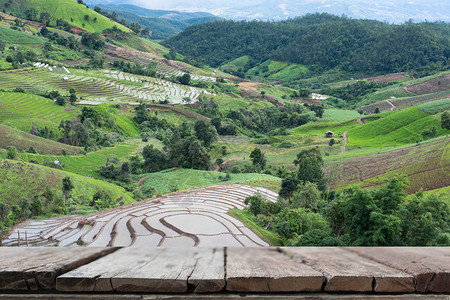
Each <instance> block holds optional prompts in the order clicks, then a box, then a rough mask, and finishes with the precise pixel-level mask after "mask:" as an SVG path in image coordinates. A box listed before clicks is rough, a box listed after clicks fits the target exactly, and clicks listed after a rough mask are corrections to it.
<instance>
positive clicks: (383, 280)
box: [282, 247, 414, 293]
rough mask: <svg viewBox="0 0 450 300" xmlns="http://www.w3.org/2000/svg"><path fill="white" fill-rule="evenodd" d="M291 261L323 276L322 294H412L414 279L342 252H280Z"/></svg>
mask: <svg viewBox="0 0 450 300" xmlns="http://www.w3.org/2000/svg"><path fill="white" fill-rule="evenodd" d="M282 251H283V252H285V253H286V254H287V255H289V256H290V257H292V258H293V260H294V261H298V262H303V263H305V264H307V265H309V266H311V267H313V268H314V269H315V270H318V271H320V272H323V273H324V275H325V276H326V278H327V282H326V285H325V291H333V292H336V291H338V292H372V291H373V292H384V293H405V292H414V277H413V276H412V275H410V274H408V273H406V272H404V271H400V270H398V269H394V268H392V267H389V266H386V265H384V264H381V263H378V262H376V261H373V260H370V259H367V258H364V257H362V256H360V255H358V254H356V253H353V252H351V251H348V250H346V249H343V248H318V247H311V248H282Z"/></svg>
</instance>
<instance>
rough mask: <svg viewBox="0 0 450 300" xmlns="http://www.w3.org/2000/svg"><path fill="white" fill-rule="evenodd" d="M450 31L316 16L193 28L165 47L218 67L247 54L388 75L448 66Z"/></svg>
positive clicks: (443, 25)
mask: <svg viewBox="0 0 450 300" xmlns="http://www.w3.org/2000/svg"><path fill="white" fill-rule="evenodd" d="M449 28H450V24H448V23H442V22H435V23H429V22H425V23H413V22H406V23H404V24H402V25H391V24H387V23H383V22H379V21H372V20H356V19H350V18H347V17H337V16H333V15H330V14H325V13H322V14H319V13H316V14H308V15H306V16H304V17H300V18H295V19H290V20H287V21H282V22H262V21H251V22H247V21H216V22H212V23H208V24H201V25H193V26H191V27H188V28H187V29H186V30H185V31H183V32H182V33H180V34H178V35H176V36H175V37H172V38H170V39H168V40H166V41H165V42H164V43H163V44H164V45H166V46H169V45H170V46H171V47H174V48H175V49H177V51H179V52H180V53H182V54H184V55H188V56H192V57H198V58H200V59H202V60H204V61H205V62H206V63H207V64H209V65H211V66H213V67H218V66H220V65H223V64H224V63H226V62H229V61H232V60H234V59H236V58H238V57H241V56H244V55H248V56H250V61H252V62H253V63H252V64H253V65H254V64H255V63H261V62H263V61H265V60H268V59H274V60H279V61H286V62H291V63H297V64H302V65H306V66H312V69H314V70H315V71H316V72H323V71H326V70H331V69H334V68H340V69H342V70H344V71H348V72H370V73H375V72H382V73H389V72H402V71H408V70H415V69H421V68H425V67H426V66H429V65H433V66H434V67H445V66H447V65H448V61H449V57H450V44H449V40H450V39H449V34H448V32H449Z"/></svg>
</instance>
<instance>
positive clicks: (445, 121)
mask: <svg viewBox="0 0 450 300" xmlns="http://www.w3.org/2000/svg"><path fill="white" fill-rule="evenodd" d="M441 127H442V128H444V129H447V130H450V113H449V112H448V111H445V112H444V113H443V114H442V116H441Z"/></svg>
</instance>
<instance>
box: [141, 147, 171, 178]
mask: <svg viewBox="0 0 450 300" xmlns="http://www.w3.org/2000/svg"><path fill="white" fill-rule="evenodd" d="M142 157H143V158H144V168H145V169H146V170H147V171H148V172H157V171H161V170H164V169H166V168H167V163H168V161H167V156H166V155H165V154H164V153H163V152H162V151H161V150H159V149H156V148H155V147H153V145H147V146H145V147H144V149H143V151H142Z"/></svg>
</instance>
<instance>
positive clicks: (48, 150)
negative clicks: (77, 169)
mask: <svg viewBox="0 0 450 300" xmlns="http://www.w3.org/2000/svg"><path fill="white" fill-rule="evenodd" d="M8 146H14V147H16V149H17V150H19V151H23V150H26V149H28V148H30V147H33V148H34V149H35V150H36V151H37V152H38V153H43V154H53V155H59V154H62V151H63V150H64V151H66V152H67V153H69V154H79V153H81V152H82V151H83V149H82V148H80V147H74V146H70V145H66V144H62V143H58V142H55V141H52V140H48V139H44V138H41V137H38V136H35V135H32V134H29V133H26V132H23V131H20V130H17V129H14V128H10V127H7V126H4V125H0V148H4V149H6V147H8Z"/></svg>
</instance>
